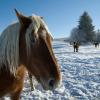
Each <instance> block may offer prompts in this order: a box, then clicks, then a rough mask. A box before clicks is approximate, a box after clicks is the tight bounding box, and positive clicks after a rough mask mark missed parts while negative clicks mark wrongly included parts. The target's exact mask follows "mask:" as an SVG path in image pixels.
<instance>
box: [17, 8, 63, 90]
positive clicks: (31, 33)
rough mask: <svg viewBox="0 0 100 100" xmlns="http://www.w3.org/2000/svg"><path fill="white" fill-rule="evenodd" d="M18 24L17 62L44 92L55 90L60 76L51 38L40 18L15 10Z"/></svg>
mask: <svg viewBox="0 0 100 100" xmlns="http://www.w3.org/2000/svg"><path fill="white" fill-rule="evenodd" d="M15 12H16V15H17V17H18V19H19V23H20V30H19V32H20V37H19V38H20V39H19V60H20V64H23V65H24V66H25V67H26V68H27V70H28V71H29V72H30V73H31V74H32V75H34V76H35V78H36V79H37V81H38V82H39V83H41V85H42V86H43V88H44V89H45V90H48V89H50V90H52V89H55V88H56V87H57V86H58V84H59V83H60V79H61V74H60V70H59V65H58V62H57V60H56V58H55V55H54V52H53V48H52V36H51V33H50V31H49V29H48V27H47V25H46V23H45V22H44V19H43V18H42V17H40V16H36V15H33V16H29V17H27V16H24V15H23V14H21V13H19V12H18V11H17V10H15Z"/></svg>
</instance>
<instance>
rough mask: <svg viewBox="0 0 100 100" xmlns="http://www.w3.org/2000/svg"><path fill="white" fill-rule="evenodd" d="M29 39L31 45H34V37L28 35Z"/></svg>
mask: <svg viewBox="0 0 100 100" xmlns="http://www.w3.org/2000/svg"><path fill="white" fill-rule="evenodd" d="M30 40H31V43H32V45H34V44H35V37H34V36H32V35H30Z"/></svg>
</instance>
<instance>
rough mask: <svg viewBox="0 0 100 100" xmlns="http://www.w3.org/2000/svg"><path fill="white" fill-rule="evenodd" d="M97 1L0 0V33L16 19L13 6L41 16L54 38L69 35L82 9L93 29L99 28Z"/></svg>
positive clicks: (99, 9)
mask: <svg viewBox="0 0 100 100" xmlns="http://www.w3.org/2000/svg"><path fill="white" fill-rule="evenodd" d="M99 3H100V1H97V0H95V1H91V0H88V1H87V0H84V1H81V0H75V1H73V0H67V1H66V0H63V1H57V0H55V1H53V0H43V1H40V0H27V1H24V0H21V1H19V0H13V1H12V0H9V1H6V0H0V12H1V16H0V33H2V31H3V30H4V29H5V28H6V27H7V26H8V25H10V24H11V23H12V22H14V21H16V20H17V21H18V19H17V17H16V14H15V12H14V8H16V9H17V10H18V11H20V12H21V13H22V14H24V15H26V16H30V15H32V14H36V15H39V16H43V17H44V20H45V22H46V24H47V26H48V28H49V29H50V31H51V33H52V35H53V37H54V38H64V37H69V36H70V32H71V30H72V29H73V28H74V27H76V26H77V25H78V21H79V17H80V16H81V15H82V14H83V12H84V11H86V12H88V14H89V15H90V17H91V18H92V20H93V23H92V24H93V25H94V26H95V30H98V29H100V22H99V21H98V20H99V18H100V14H99V13H98V11H100V6H99Z"/></svg>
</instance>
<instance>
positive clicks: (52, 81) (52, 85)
mask: <svg viewBox="0 0 100 100" xmlns="http://www.w3.org/2000/svg"><path fill="white" fill-rule="evenodd" d="M49 86H50V87H52V88H53V87H54V80H53V79H51V80H50V81H49Z"/></svg>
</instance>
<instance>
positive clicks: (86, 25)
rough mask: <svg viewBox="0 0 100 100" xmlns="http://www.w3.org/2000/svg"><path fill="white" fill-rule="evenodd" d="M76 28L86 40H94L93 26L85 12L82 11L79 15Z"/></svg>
mask: <svg viewBox="0 0 100 100" xmlns="http://www.w3.org/2000/svg"><path fill="white" fill-rule="evenodd" d="M78 29H79V30H81V31H83V33H84V35H85V39H86V41H93V40H94V36H95V33H94V26H93V25H92V19H91V17H90V16H89V15H88V13H87V12H84V13H83V14H82V16H80V19H79V25H78ZM79 34H81V33H79Z"/></svg>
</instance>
